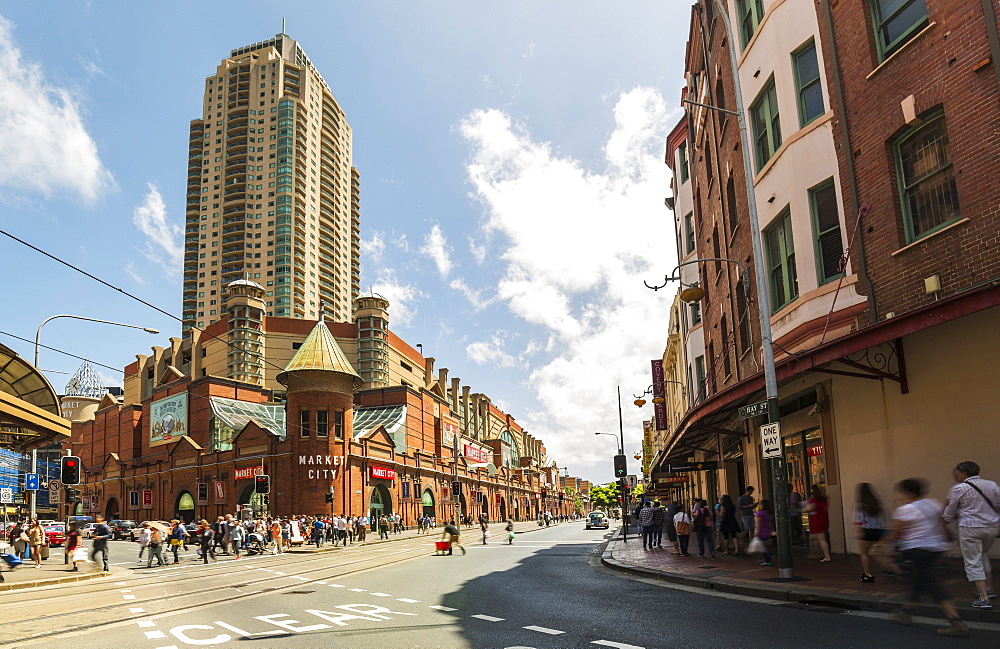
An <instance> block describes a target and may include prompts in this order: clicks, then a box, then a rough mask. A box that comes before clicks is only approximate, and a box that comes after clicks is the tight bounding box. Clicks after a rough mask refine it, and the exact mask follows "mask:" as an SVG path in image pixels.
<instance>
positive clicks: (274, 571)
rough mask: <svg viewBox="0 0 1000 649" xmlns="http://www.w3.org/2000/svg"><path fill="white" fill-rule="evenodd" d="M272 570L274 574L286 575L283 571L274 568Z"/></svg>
mask: <svg viewBox="0 0 1000 649" xmlns="http://www.w3.org/2000/svg"><path fill="white" fill-rule="evenodd" d="M272 572H273V573H274V574H276V575H281V576H284V575H285V573H283V572H278V571H277V570H272Z"/></svg>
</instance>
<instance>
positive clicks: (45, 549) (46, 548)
mask: <svg viewBox="0 0 1000 649" xmlns="http://www.w3.org/2000/svg"><path fill="white" fill-rule="evenodd" d="M40 551H41V556H42V559H48V558H49V546H47V545H43V546H42V547H41V550H40Z"/></svg>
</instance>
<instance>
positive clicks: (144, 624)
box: [138, 620, 156, 628]
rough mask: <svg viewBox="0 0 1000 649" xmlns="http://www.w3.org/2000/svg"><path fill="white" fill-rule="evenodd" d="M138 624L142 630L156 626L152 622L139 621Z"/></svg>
mask: <svg viewBox="0 0 1000 649" xmlns="http://www.w3.org/2000/svg"><path fill="white" fill-rule="evenodd" d="M138 624H139V626H141V627H144V628H145V627H151V626H156V622H154V621H152V620H139V622H138Z"/></svg>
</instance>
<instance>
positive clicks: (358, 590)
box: [347, 588, 365, 593]
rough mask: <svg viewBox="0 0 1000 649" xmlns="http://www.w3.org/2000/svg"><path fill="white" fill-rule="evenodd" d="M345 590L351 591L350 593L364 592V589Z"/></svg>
mask: <svg viewBox="0 0 1000 649" xmlns="http://www.w3.org/2000/svg"><path fill="white" fill-rule="evenodd" d="M347 590H349V591H351V592H352V593H363V592H365V589H364V588H348V589H347Z"/></svg>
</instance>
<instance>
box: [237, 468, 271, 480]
mask: <svg viewBox="0 0 1000 649" xmlns="http://www.w3.org/2000/svg"><path fill="white" fill-rule="evenodd" d="M233 475H234V476H235V478H236V479H237V480H247V479H249V478H252V477H254V476H258V475H267V467H263V466H247V467H243V468H240V469H236V470H235V471H234V472H233Z"/></svg>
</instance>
